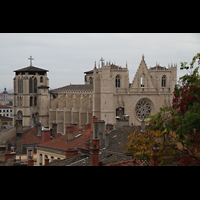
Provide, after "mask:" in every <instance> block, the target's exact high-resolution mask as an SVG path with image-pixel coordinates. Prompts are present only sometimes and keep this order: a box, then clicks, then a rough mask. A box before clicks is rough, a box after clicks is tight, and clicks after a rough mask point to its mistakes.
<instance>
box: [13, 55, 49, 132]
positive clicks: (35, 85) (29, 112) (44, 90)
mask: <svg viewBox="0 0 200 200" xmlns="http://www.w3.org/2000/svg"><path fill="white" fill-rule="evenodd" d="M28 59H29V60H30V66H28V67H24V68H22V69H18V70H15V71H14V72H15V77H14V79H13V85H14V97H13V110H14V112H13V120H14V124H16V119H17V118H18V115H22V119H23V120H22V126H23V127H27V128H28V127H30V126H34V124H35V123H36V122H41V124H42V125H43V126H44V127H48V118H49V103H50V96H49V90H48V88H49V79H48V77H47V72H48V70H45V69H41V68H38V67H34V66H32V60H34V59H33V58H32V56H30V58H28Z"/></svg>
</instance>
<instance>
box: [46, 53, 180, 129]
mask: <svg viewBox="0 0 200 200" xmlns="http://www.w3.org/2000/svg"><path fill="white" fill-rule="evenodd" d="M176 82H177V65H176V64H175V65H172V64H171V65H168V67H161V66H160V65H158V64H156V66H154V67H149V68H148V67H147V64H146V62H145V60H144V55H143V56H142V59H141V62H140V64H139V66H138V69H137V72H136V74H135V77H134V79H133V80H132V82H131V83H129V70H128V66H127V64H126V67H120V66H117V65H114V64H113V63H110V62H103V61H101V66H100V64H99V65H98V67H97V66H96V62H95V66H94V68H93V70H90V71H87V72H85V84H84V85H69V86H65V87H62V88H58V89H56V90H52V91H50V95H51V102H50V110H49V126H50V127H52V123H53V122H56V123H58V131H61V132H63V133H64V132H65V127H66V126H68V125H69V124H70V123H77V124H78V125H79V128H82V125H83V124H84V123H90V118H91V117H92V116H95V117H97V118H98V119H100V120H104V121H105V122H106V123H111V124H113V125H116V117H117V116H118V115H125V114H126V115H129V123H130V124H131V123H132V124H133V125H140V124H141V121H143V120H144V121H145V120H146V119H147V118H148V116H149V115H151V114H155V113H156V112H158V111H159V108H160V107H162V106H167V105H171V104H172V97H173V90H174V87H175V84H176ZM120 109H121V110H122V112H120ZM118 113H121V114H118Z"/></svg>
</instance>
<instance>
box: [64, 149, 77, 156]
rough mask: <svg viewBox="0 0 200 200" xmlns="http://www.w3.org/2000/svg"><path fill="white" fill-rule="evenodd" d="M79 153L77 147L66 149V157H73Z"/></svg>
mask: <svg viewBox="0 0 200 200" xmlns="http://www.w3.org/2000/svg"><path fill="white" fill-rule="evenodd" d="M77 155H78V150H77V149H68V150H67V151H66V157H65V158H71V157H74V156H77Z"/></svg>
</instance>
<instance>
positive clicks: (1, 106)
mask: <svg viewBox="0 0 200 200" xmlns="http://www.w3.org/2000/svg"><path fill="white" fill-rule="evenodd" d="M0 108H9V109H13V108H12V107H10V106H5V105H0Z"/></svg>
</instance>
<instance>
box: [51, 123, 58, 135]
mask: <svg viewBox="0 0 200 200" xmlns="http://www.w3.org/2000/svg"><path fill="white" fill-rule="evenodd" d="M52 136H53V138H57V124H56V123H53V125H52Z"/></svg>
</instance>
